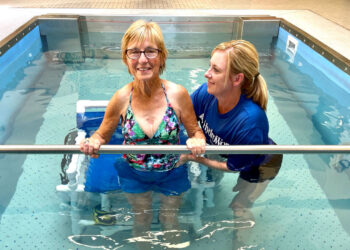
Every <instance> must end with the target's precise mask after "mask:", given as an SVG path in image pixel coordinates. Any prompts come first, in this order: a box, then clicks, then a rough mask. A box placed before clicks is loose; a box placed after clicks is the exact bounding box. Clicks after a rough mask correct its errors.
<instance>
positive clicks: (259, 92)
mask: <svg viewBox="0 0 350 250" xmlns="http://www.w3.org/2000/svg"><path fill="white" fill-rule="evenodd" d="M218 50H219V51H227V65H228V67H227V72H226V77H228V76H230V75H235V74H239V73H243V74H244V81H243V84H242V87H241V89H242V92H243V93H244V94H245V95H247V97H248V98H251V99H252V100H253V101H254V102H255V103H256V104H258V105H259V106H260V107H261V108H262V109H264V110H266V106H267V99H268V96H267V86H266V82H265V79H264V78H263V77H262V75H261V74H260V73H259V55H258V52H257V50H256V48H255V46H254V45H253V44H251V43H250V42H248V41H244V40H232V41H228V42H223V43H220V44H219V45H217V46H216V47H215V48H214V50H213V51H212V53H211V55H212V56H213V54H214V53H215V52H216V51H218Z"/></svg>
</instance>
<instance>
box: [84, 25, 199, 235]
mask: <svg viewBox="0 0 350 250" xmlns="http://www.w3.org/2000/svg"><path fill="white" fill-rule="evenodd" d="M122 58H123V62H124V63H125V64H126V65H127V67H128V71H129V73H130V74H131V75H132V76H133V78H134V79H133V81H132V82H130V83H128V84H126V85H125V86H124V87H123V88H121V89H119V90H117V91H116V92H115V94H114V95H113V97H112V98H111V100H110V102H109V104H108V106H107V109H106V112H105V116H104V119H103V121H102V124H101V126H100V127H99V128H98V130H97V131H96V132H95V133H94V134H93V135H92V136H91V137H90V138H88V139H85V140H83V141H82V142H81V144H80V148H81V151H82V152H84V153H85V154H89V155H90V156H92V157H98V150H99V148H100V145H101V144H106V143H108V141H109V140H110V138H111V136H112V134H113V132H114V131H115V129H116V127H117V125H118V122H119V120H121V124H122V133H123V136H124V144H130V145H134V144H156V145H168V144H178V143H179V130H180V123H183V125H184V127H185V129H186V131H187V133H188V136H189V139H188V145H189V147H191V151H192V153H193V154H194V155H199V154H202V153H203V152H204V147H205V137H204V135H203V132H202V131H201V129H200V128H199V126H198V124H197V119H196V116H195V113H194V110H193V106H192V103H191V98H190V96H189V94H188V93H187V91H186V89H185V88H184V87H182V86H180V85H177V84H175V83H173V82H169V81H167V80H165V79H161V78H160V76H159V75H160V74H161V73H162V72H163V71H164V69H165V61H166V58H167V49H166V48H165V45H164V41H163V35H162V32H161V29H160V27H159V26H158V25H157V24H156V23H154V22H146V21H143V20H139V21H136V22H134V23H133V24H132V25H131V26H130V27H129V28H128V30H127V31H126V33H125V34H124V36H123V39H122ZM123 158H124V160H121V161H118V162H117V163H116V167H117V170H118V174H119V180H120V184H121V188H122V190H123V191H124V192H126V194H127V198H128V201H129V203H130V204H131V206H132V209H133V211H134V212H135V223H134V233H136V234H140V232H143V231H145V230H148V229H149V227H150V224H151V221H152V213H149V211H151V209H152V202H151V200H152V196H151V195H152V191H156V192H159V193H161V208H160V212H159V219H160V222H161V223H162V224H163V226H164V228H166V229H171V228H173V227H174V226H176V224H177V219H176V213H177V210H178V208H179V207H180V202H181V196H182V194H183V193H184V192H185V191H186V190H188V189H189V188H190V183H189V180H188V178H187V170H186V168H185V167H184V166H180V167H177V166H178V165H177V163H178V159H179V156H178V155H173V154H167V155H166V154H153V155H150V154H136V155H135V154H124V156H123ZM175 166H176V167H175Z"/></svg>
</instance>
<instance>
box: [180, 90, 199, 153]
mask: <svg viewBox="0 0 350 250" xmlns="http://www.w3.org/2000/svg"><path fill="white" fill-rule="evenodd" d="M173 88H175V89H176V94H175V95H174V100H175V103H174V104H175V105H173V106H174V108H175V111H177V115H178V117H179V118H180V121H181V122H182V124H183V125H184V127H185V129H186V131H187V134H188V137H189V139H188V140H187V142H186V144H187V147H188V149H190V150H191V152H192V154H193V155H200V154H203V153H204V152H205V136H204V134H203V131H202V130H201V128H200V127H199V125H198V122H197V118H196V114H195V112H194V109H193V105H192V101H191V98H190V95H189V94H188V92H187V90H186V89H185V88H184V87H183V86H181V85H177V84H174V85H173Z"/></svg>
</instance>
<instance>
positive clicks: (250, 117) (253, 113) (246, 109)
mask: <svg viewBox="0 0 350 250" xmlns="http://www.w3.org/2000/svg"><path fill="white" fill-rule="evenodd" d="M241 110H242V111H243V112H242V114H243V115H244V116H245V117H246V119H247V121H249V122H256V123H260V122H263V121H266V122H267V116H266V112H265V110H263V109H262V108H261V107H260V106H259V105H258V104H256V103H255V102H253V100H252V99H250V98H247V97H246V96H243V102H242V105H241Z"/></svg>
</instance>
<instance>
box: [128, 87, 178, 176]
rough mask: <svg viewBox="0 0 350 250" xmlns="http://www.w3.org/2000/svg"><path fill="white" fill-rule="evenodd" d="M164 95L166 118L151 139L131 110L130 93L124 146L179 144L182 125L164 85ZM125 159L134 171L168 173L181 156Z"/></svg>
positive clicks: (134, 155)
mask: <svg viewBox="0 0 350 250" xmlns="http://www.w3.org/2000/svg"><path fill="white" fill-rule="evenodd" d="M162 88H163V91H164V95H165V98H166V101H167V109H166V111H165V114H164V117H163V119H162V121H161V123H160V125H159V127H158V129H157V131H156V132H155V134H154V135H153V137H152V138H149V137H148V136H147V135H146V134H145V133H144V132H143V130H142V129H141V127H140V126H139V124H138V123H137V121H136V119H135V117H134V114H133V112H132V109H131V96H132V91H133V89H131V92H130V98H129V106H128V109H127V110H126V115H125V122H124V125H123V128H122V134H123V136H124V144H127V145H174V144H179V142H180V139H179V138H180V137H179V132H180V123H179V120H178V118H177V116H176V114H175V111H174V109H173V107H172V106H171V104H170V103H169V100H168V96H167V94H166V92H165V88H164V86H163V84H162ZM123 157H124V158H126V160H127V161H128V162H129V164H130V166H132V167H133V168H134V169H137V170H141V171H168V170H171V169H172V168H174V166H175V164H176V163H177V161H178V159H179V155H173V154H124V155H123Z"/></svg>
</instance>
